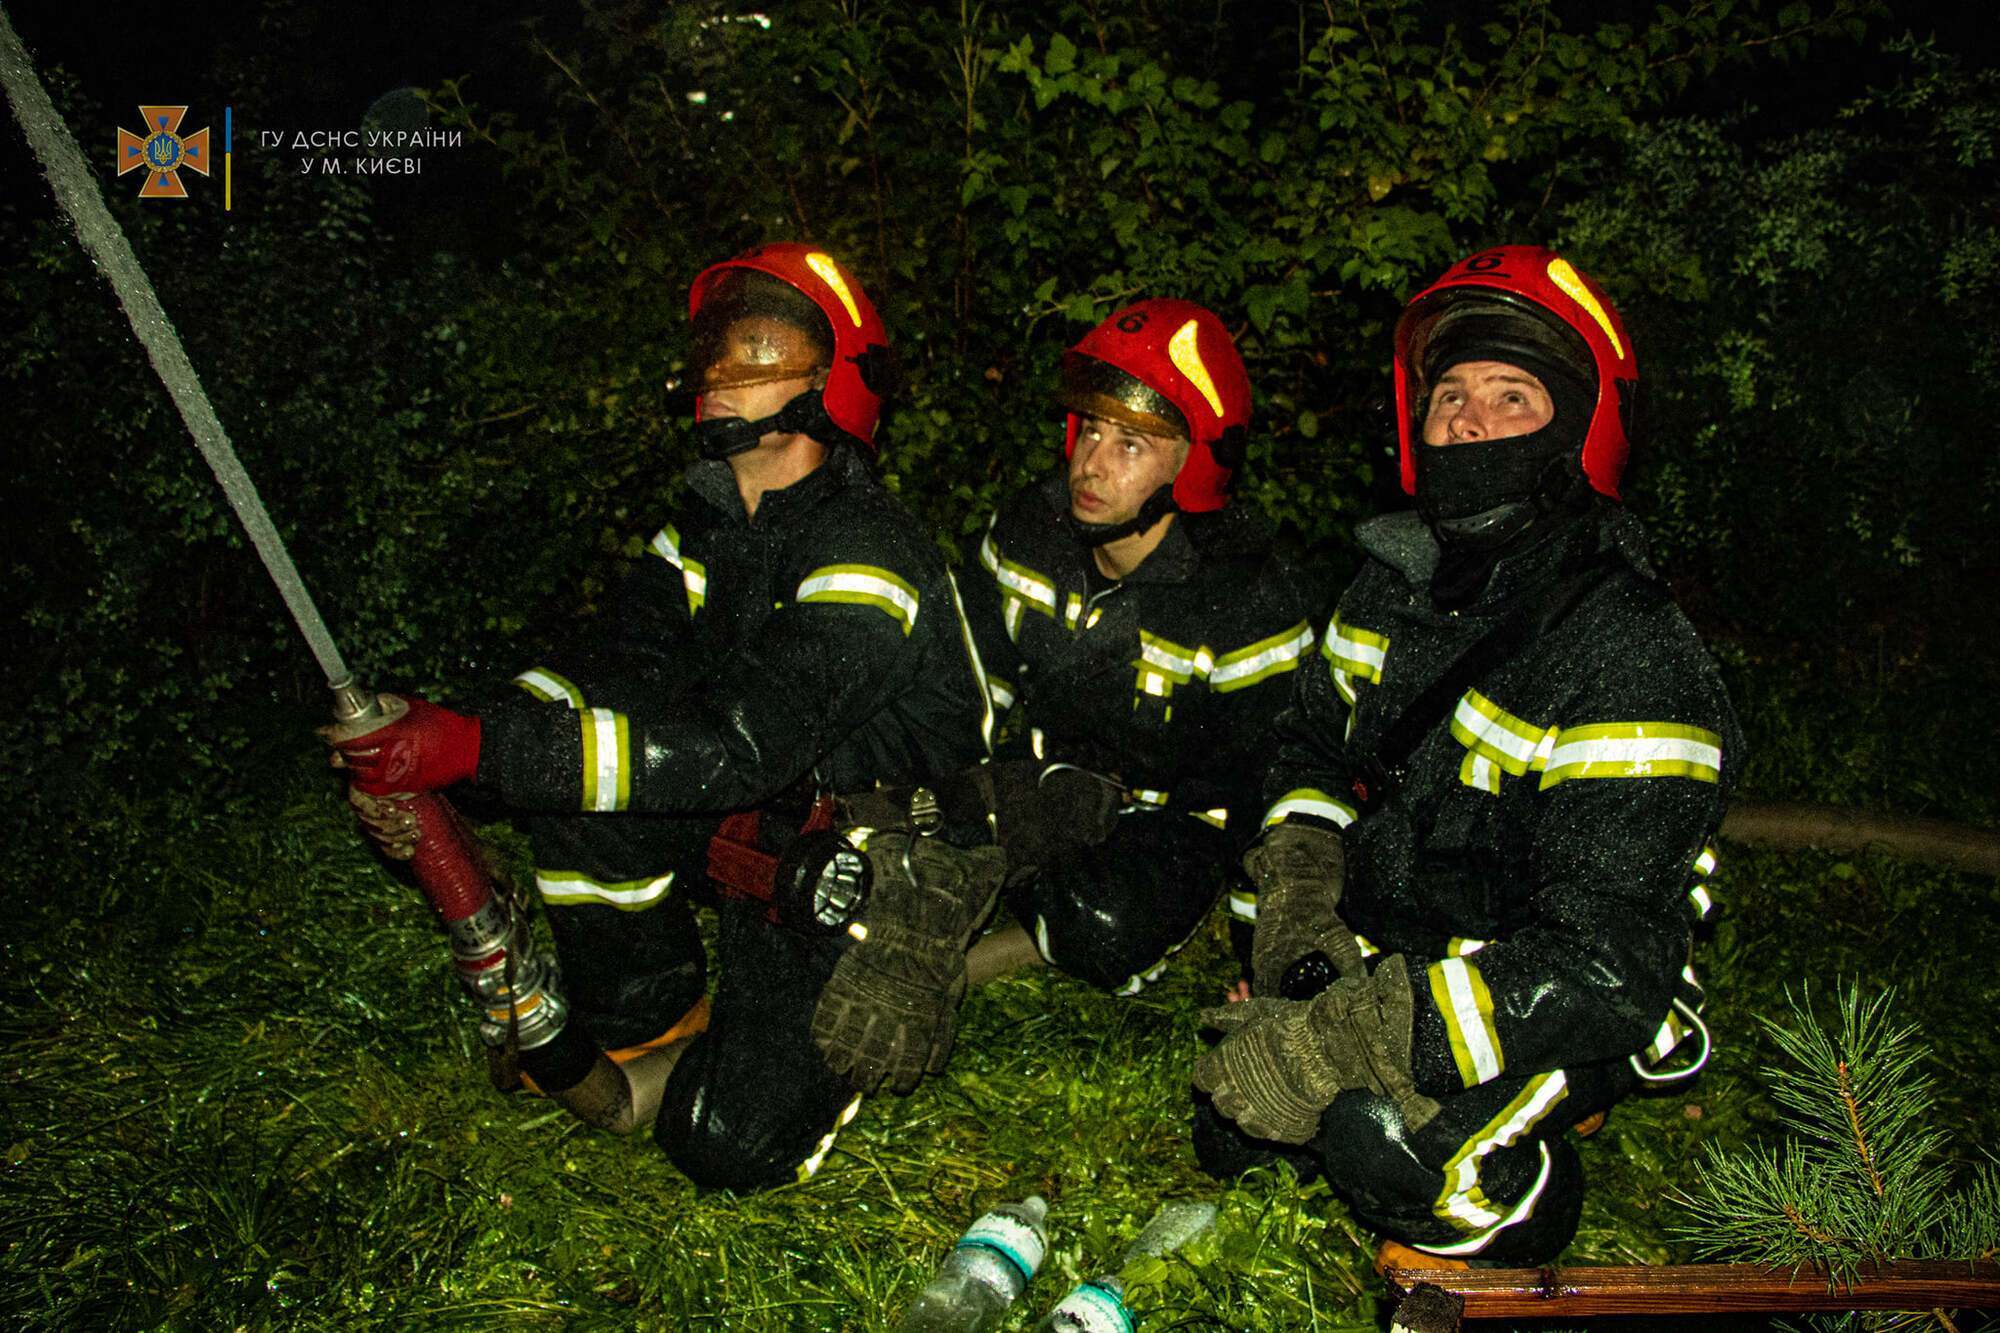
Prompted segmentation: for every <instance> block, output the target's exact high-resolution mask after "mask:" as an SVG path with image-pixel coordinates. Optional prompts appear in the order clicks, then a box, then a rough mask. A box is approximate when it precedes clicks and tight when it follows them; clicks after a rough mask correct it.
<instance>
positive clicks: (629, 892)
mask: <svg viewBox="0 0 2000 1333" xmlns="http://www.w3.org/2000/svg"><path fill="white" fill-rule="evenodd" d="M673 883H674V877H673V874H672V872H671V871H670V872H668V873H667V874H664V875H661V876H659V877H657V878H654V879H627V880H602V879H592V878H591V877H590V876H588V875H585V874H582V873H581V872H579V871H575V870H537V871H536V872H535V887H536V888H537V889H539V890H540V891H541V894H542V901H543V902H546V903H549V904H551V905H552V906H556V907H571V906H575V905H577V904H579V903H602V904H604V905H606V906H609V907H615V908H617V909H618V910H619V911H621V912H637V911H641V910H643V909H645V908H648V907H651V906H652V905H653V904H654V903H657V902H659V901H660V900H661V899H662V898H664V897H666V896H667V890H668V889H670V888H672V887H673Z"/></svg>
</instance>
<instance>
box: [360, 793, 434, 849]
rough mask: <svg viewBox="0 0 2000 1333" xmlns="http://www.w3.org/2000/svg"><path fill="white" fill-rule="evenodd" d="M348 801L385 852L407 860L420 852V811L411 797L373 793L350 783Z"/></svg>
mask: <svg viewBox="0 0 2000 1333" xmlns="http://www.w3.org/2000/svg"><path fill="white" fill-rule="evenodd" d="M347 803H348V804H349V805H351V806H353V807H354V815H355V818H357V819H358V820H360V821H361V829H362V831H363V832H364V833H366V834H367V835H368V836H369V837H370V838H372V839H374V841H375V845H376V846H378V847H380V848H381V849H382V854H383V855H384V856H387V857H388V858H389V859H391V860H392V861H407V860H409V859H410V858H411V857H413V856H415V855H416V854H417V838H418V830H417V812H416V811H414V810H412V809H411V808H410V806H409V803H408V802H407V801H398V800H396V799H395V798H393V797H389V796H370V795H369V794H368V793H367V792H365V791H362V790H361V789H360V788H359V787H355V786H349V787H348V789H347Z"/></svg>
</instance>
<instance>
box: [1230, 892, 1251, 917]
mask: <svg viewBox="0 0 2000 1333" xmlns="http://www.w3.org/2000/svg"><path fill="white" fill-rule="evenodd" d="M1229 914H1230V915H1231V916H1233V917H1235V918H1236V919H1237V920H1238V921H1255V920H1256V919H1257V895H1256V894H1254V893H1243V892H1232V893H1231V894H1230V895H1229Z"/></svg>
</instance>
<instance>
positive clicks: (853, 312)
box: [806, 250, 861, 329]
mask: <svg viewBox="0 0 2000 1333" xmlns="http://www.w3.org/2000/svg"><path fill="white" fill-rule="evenodd" d="M806 267H807V268H809V269H811V270H812V271H813V272H814V273H815V274H817V275H818V276H819V280H820V281H821V282H823V283H825V284H826V285H827V286H828V287H831V288H832V289H833V294H834V295H835V296H837V297H839V298H840V304H841V305H842V306H843V307H844V308H845V309H846V311H847V317H848V318H849V319H851V320H853V321H854V327H855V328H857V329H858V328H860V327H861V307H859V306H857V305H856V304H854V293H853V292H850V291H848V290H847V279H846V278H843V277H841V276H840V265H838V264H836V263H834V262H833V256H832V255H830V254H827V253H825V252H824V251H820V250H815V251H813V252H812V253H811V254H809V255H807V256H806Z"/></svg>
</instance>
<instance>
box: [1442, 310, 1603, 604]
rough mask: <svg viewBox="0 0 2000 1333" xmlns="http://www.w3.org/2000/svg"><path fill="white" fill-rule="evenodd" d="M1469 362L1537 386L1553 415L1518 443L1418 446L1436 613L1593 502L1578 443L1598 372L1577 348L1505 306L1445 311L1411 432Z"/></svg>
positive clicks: (1513, 439)
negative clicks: (1519, 374) (1516, 373)
mask: <svg viewBox="0 0 2000 1333" xmlns="http://www.w3.org/2000/svg"><path fill="white" fill-rule="evenodd" d="M1563 334H1569V337H1567V338H1565V337H1564V336H1563ZM1572 343H1573V344H1574V345H1572ZM1467 361H1499V362H1504V363H1506V364H1507V365H1512V366H1519V367H1520V368H1521V369H1522V370H1525V371H1527V372H1528V373H1529V374H1531V375H1533V376H1534V377H1535V378H1536V379H1538V380H1540V381H1541V382H1542V385H1543V387H1544V388H1546V389H1547V390H1548V392H1549V399H1550V402H1551V403H1552V405H1553V407H1554V409H1555V411H1554V415H1553V416H1551V417H1550V418H1549V423H1548V424H1547V425H1546V426H1543V427H1542V428H1541V429H1540V430H1537V431H1531V432H1530V433H1528V434H1526V435H1514V436H1508V437H1506V438H1504V439H1498V440H1473V441H1467V442H1464V443H1460V444H1449V445H1427V444H1421V443H1420V444H1418V445H1417V450H1416V463H1417V513H1418V514H1419V515H1421V516H1422V518H1423V520H1424V523H1425V524H1426V525H1427V526H1428V527H1429V528H1430V530H1431V535H1432V536H1434V537H1435V538H1436V539H1437V543H1438V546H1439V548H1440V555H1439V559H1438V566H1437V570H1436V571H1435V573H1433V574H1432V576H1431V600H1432V602H1433V603H1435V604H1436V605H1437V607H1438V608H1439V609H1440V610H1456V609H1458V608H1460V607H1463V606H1466V605H1468V604H1469V603H1471V602H1472V601H1473V600H1475V599H1476V598H1477V597H1478V596H1479V594H1480V593H1481V592H1482V591H1484V590H1485V588H1486V584H1487V581H1488V580H1489V579H1490V578H1492V576H1493V568H1494V566H1495V565H1497V564H1498V563H1499V562H1500V560H1501V559H1502V558H1504V557H1506V556H1509V555H1513V554H1515V553H1517V552H1520V551H1524V550H1527V549H1529V548H1530V547H1533V546H1537V545H1540V544H1541V542H1542V541H1544V540H1546V539H1547V538H1548V537H1550V536H1552V535H1553V534H1555V533H1556V532H1559V531H1561V530H1562V528H1563V527H1565V526H1566V523H1565V520H1566V519H1569V518H1572V517H1574V516H1576V515H1578V514H1581V513H1583V512H1585V511H1586V510H1588V509H1589V508H1590V503H1591V494H1592V492H1591V489H1590V483H1589V481H1588V480H1587V479H1586V478H1585V476H1584V474H1583V440H1584V436H1585V434H1586V433H1587V432H1588V431H1589V429H1590V418H1591V414H1592V412H1593V411H1594V410H1595V408H1596V405H1597V394H1596V365H1595V363H1594V362H1593V361H1592V359H1591V357H1590V353H1589V350H1588V349H1587V348H1585V347H1584V346H1583V344H1582V340H1581V339H1577V338H1576V337H1575V335H1574V334H1573V333H1570V331H1569V330H1566V329H1565V330H1562V331H1560V332H1558V331H1557V330H1556V329H1555V328H1554V327H1552V325H1551V323H1550V322H1548V321H1544V320H1542V319H1539V318H1537V317H1536V316H1535V315H1533V314H1531V313H1529V312H1528V311H1526V310H1523V309H1522V308H1521V307H1519V306H1518V305H1515V304H1513V303H1511V302H1507V301H1502V300H1471V301H1466V302H1463V303H1461V304H1459V305H1456V306H1454V307H1452V308H1451V309H1449V310H1447V311H1446V312H1445V313H1444V314H1443V315H1441V316H1439V318H1438V321H1437V323H1436V324H1434V325H1433V326H1432V327H1431V329H1430V331H1429V334H1428V336H1427V337H1426V339H1425V342H1424V346H1423V348H1422V362H1423V364H1422V366H1421V372H1422V383H1423V384H1424V386H1425V393H1424V396H1423V399H1422V400H1421V402H1420V404H1419V407H1418V412H1419V415H1418V418H1417V420H1416V421H1415V422H1413V423H1412V427H1411V428H1412V429H1413V430H1414V431H1416V432H1417V433H1418V435H1419V437H1421V434H1422V424H1423V417H1422V412H1423V410H1424V406H1425V405H1426V404H1428V401H1429V397H1430V394H1429V386H1431V385H1434V384H1436V383H1437V382H1438V380H1439V379H1440V378H1442V377H1443V376H1444V375H1445V373H1446V372H1447V371H1449V370H1450V369H1451V368H1452V367H1453V366H1456V365H1460V364H1463V363H1464V362H1467Z"/></svg>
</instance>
